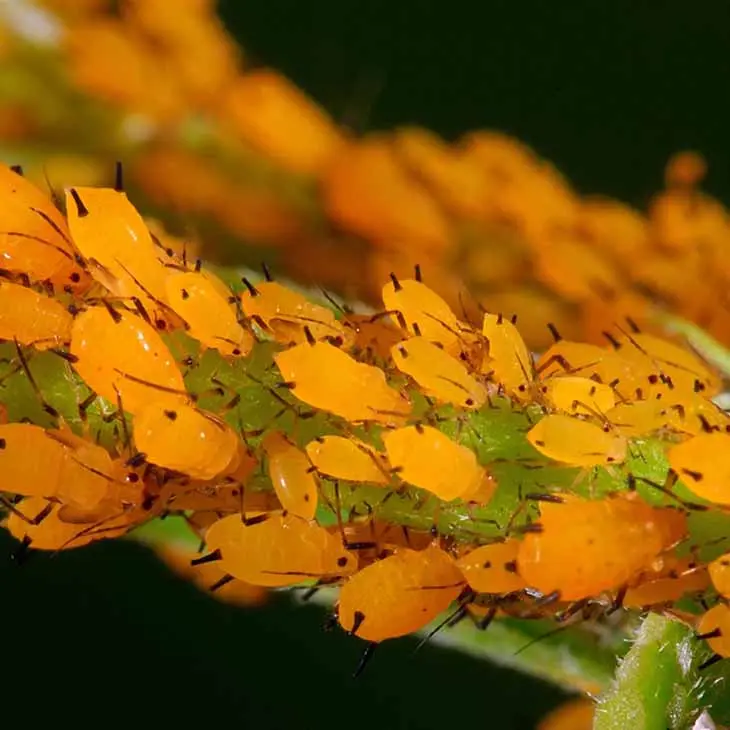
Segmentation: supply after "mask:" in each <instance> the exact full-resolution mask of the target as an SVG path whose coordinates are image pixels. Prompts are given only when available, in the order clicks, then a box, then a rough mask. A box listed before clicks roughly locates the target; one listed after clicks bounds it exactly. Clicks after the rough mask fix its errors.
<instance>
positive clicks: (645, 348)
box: [618, 332, 722, 396]
mask: <svg viewBox="0 0 730 730" xmlns="http://www.w3.org/2000/svg"><path fill="white" fill-rule="evenodd" d="M619 344H620V349H619V350H618V352H619V354H620V355H621V356H622V357H623V358H625V359H626V360H628V361H629V362H631V363H632V364H636V365H637V366H639V367H647V366H648V365H649V366H653V367H654V369H655V370H656V371H657V372H661V373H663V374H664V375H666V376H668V377H669V378H671V380H672V385H673V387H674V388H675V389H677V390H686V391H688V392H690V393H691V392H697V391H698V390H699V389H702V391H703V392H704V394H705V395H707V396H713V395H717V394H718V393H719V392H720V390H721V389H722V380H721V378H719V377H718V376H717V375H716V374H715V373H714V372H713V371H712V370H711V369H710V368H709V367H708V366H707V365H706V364H705V363H704V362H703V361H702V360H701V359H700V358H699V357H697V356H696V355H694V354H693V353H692V352H690V351H689V350H688V349H687V348H685V347H681V346H680V345H677V344H675V343H673V342H669V341H668V340H663V339H661V338H660V337H656V336H654V335H648V334H644V333H641V332H639V333H632V334H627V335H625V336H624V337H622V338H620V339H619Z"/></svg>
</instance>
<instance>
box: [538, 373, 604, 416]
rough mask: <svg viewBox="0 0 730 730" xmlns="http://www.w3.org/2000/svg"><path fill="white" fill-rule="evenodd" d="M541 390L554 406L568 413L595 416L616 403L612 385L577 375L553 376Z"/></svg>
mask: <svg viewBox="0 0 730 730" xmlns="http://www.w3.org/2000/svg"><path fill="white" fill-rule="evenodd" d="M540 390H541V392H542V394H543V395H544V397H545V400H546V401H547V402H548V404H549V405H550V406H551V407H552V408H555V409H556V410H558V411H565V412H566V413H579V414H582V415H593V416H595V415H596V414H605V413H606V412H607V411H610V410H611V408H613V407H614V405H615V404H616V395H615V393H614V391H613V389H612V388H611V387H610V386H608V385H606V384H604V383H597V382H596V381H595V380H591V379H590V378H582V377H580V376H577V375H568V376H564V377H555V378H551V379H550V380H548V381H545V383H544V384H543V385H542V386H541V388H540Z"/></svg>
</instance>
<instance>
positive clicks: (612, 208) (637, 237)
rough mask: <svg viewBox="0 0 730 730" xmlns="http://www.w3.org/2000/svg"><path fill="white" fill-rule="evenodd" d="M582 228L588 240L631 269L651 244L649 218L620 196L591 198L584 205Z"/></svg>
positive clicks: (581, 208)
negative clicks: (618, 197) (621, 199)
mask: <svg viewBox="0 0 730 730" xmlns="http://www.w3.org/2000/svg"><path fill="white" fill-rule="evenodd" d="M578 230H579V232H580V233H581V234H582V235H583V236H585V237H586V238H587V239H588V240H587V242H586V243H587V244H588V245H589V246H591V247H595V248H598V249H599V250H600V251H602V252H603V253H604V254H606V255H610V256H611V257H612V259H613V261H614V263H615V264H616V265H618V266H619V267H620V268H623V269H627V268H631V267H632V265H633V264H632V262H633V261H634V260H635V259H636V258H637V257H639V256H643V255H646V254H645V253H644V251H645V249H646V247H647V246H648V245H649V231H648V224H647V221H646V218H645V217H644V216H643V215H641V214H640V213H639V212H638V211H636V210H634V209H633V208H630V207H629V206H628V205H625V204H624V203H620V202H619V201H618V200H611V199H610V198H598V197H594V198H587V199H585V200H584V201H583V204H582V205H581V207H580V211H579V219H578Z"/></svg>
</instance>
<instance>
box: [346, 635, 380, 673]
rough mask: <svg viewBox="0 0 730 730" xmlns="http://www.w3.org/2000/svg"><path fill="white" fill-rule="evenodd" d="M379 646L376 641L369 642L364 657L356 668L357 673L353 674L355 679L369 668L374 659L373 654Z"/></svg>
mask: <svg viewBox="0 0 730 730" xmlns="http://www.w3.org/2000/svg"><path fill="white" fill-rule="evenodd" d="M377 646H378V645H377V643H376V642H374V641H369V642H368V644H367V646H366V647H365V651H363V653H362V656H361V657H360V661H359V662H358V663H357V667H355V671H354V672H353V673H352V678H353V679H357V678H358V677H360V676H361V675H362V673H363V672H364V671H365V667H367V665H368V664H369V663H370V661H371V659H372V658H373V652H374V651H375V649H376V648H377Z"/></svg>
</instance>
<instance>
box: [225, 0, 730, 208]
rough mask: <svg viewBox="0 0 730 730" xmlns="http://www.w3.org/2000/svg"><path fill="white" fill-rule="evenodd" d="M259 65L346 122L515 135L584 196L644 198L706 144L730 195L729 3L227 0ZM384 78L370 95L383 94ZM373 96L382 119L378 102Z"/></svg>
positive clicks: (720, 188)
mask: <svg viewBox="0 0 730 730" xmlns="http://www.w3.org/2000/svg"><path fill="white" fill-rule="evenodd" d="M221 7H222V12H223V15H224V17H225V18H226V20H227V21H228V23H229V25H230V27H231V28H232V29H233V30H234V31H235V32H236V33H237V35H238V36H239V37H240V38H241V39H242V40H243V42H244V43H245V44H246V47H247V48H249V49H250V51H251V53H252V60H253V61H255V62H256V63H268V64H270V65H273V66H276V67H278V68H281V69H283V70H284V71H285V72H286V73H287V74H288V75H289V76H290V77H291V78H293V79H294V80H295V81H297V83H299V84H300V85H302V86H304V88H306V89H307V90H308V91H310V93H312V94H313V95H314V96H315V98H317V99H318V100H319V101H320V102H322V103H323V104H325V105H326V106H327V107H328V108H329V109H330V110H331V111H332V112H333V113H334V114H336V115H337V116H339V117H340V118H344V119H348V120H352V119H354V120H355V121H356V122H358V123H360V124H364V125H365V126H366V127H367V128H369V129H373V128H374V129H379V128H389V127H392V126H393V125H396V124H403V123H417V124H421V125H424V126H427V127H429V128H431V129H433V130H436V131H438V132H440V133H441V134H443V135H445V136H447V137H455V136H457V135H459V134H460V133H462V132H464V131H467V130H470V129H475V128H479V127H493V128H496V129H500V130H504V131H507V132H510V133H513V134H516V135H517V136H519V137H520V138H521V139H523V140H525V141H526V142H528V143H530V144H532V145H533V146H534V147H535V148H536V149H537V150H538V151H539V152H540V153H541V154H543V155H544V156H545V157H547V158H549V159H552V160H553V161H554V162H555V163H556V164H557V165H558V166H559V167H560V168H561V169H562V170H563V171H564V172H565V173H566V174H567V175H568V176H569V177H570V178H571V179H572V180H573V181H574V182H575V184H576V185H577V187H578V189H579V190H580V191H582V192H586V193H588V192H590V193H599V192H601V193H607V194H611V195H616V196H619V197H621V198H624V199H627V200H630V201H632V202H635V203H637V204H641V203H643V202H644V201H645V200H646V198H647V197H648V195H650V194H651V192H653V191H655V190H656V189H657V187H658V186H659V185H660V184H661V172H662V167H663V165H664V163H665V161H666V159H667V157H668V156H669V155H670V154H671V153H672V152H675V151H677V150H679V149H686V148H694V149H699V150H700V151H702V152H704V153H705V154H707V155H708V156H709V158H710V163H711V176H710V179H709V181H708V186H709V187H710V188H711V189H712V190H713V191H716V192H717V193H718V194H721V195H722V196H723V197H724V198H725V199H726V200H730V146H729V145H728V134H729V130H730V106H729V105H728V86H729V82H730V73H729V72H730V3H728V2H726V0H695V1H693V2H687V0H559V2H551V1H550V0H529V1H525V0H484V1H483V2H474V1H469V0H448V2H444V1H443V0H442V1H440V2H433V1H432V0H340V2H332V1H328V0H310V1H309V2H307V1H305V0H227V1H226V0H224V1H223V2H222V6H221ZM378 85H380V88H381V91H380V93H379V94H377V96H375V97H374V98H373V95H372V94H371V93H370V91H371V90H372V89H374V88H376V87H377V86H378ZM370 102H372V104H371V105H370V113H369V114H367V113H365V114H364V113H363V112H366V110H367V107H368V105H369V104H370Z"/></svg>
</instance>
